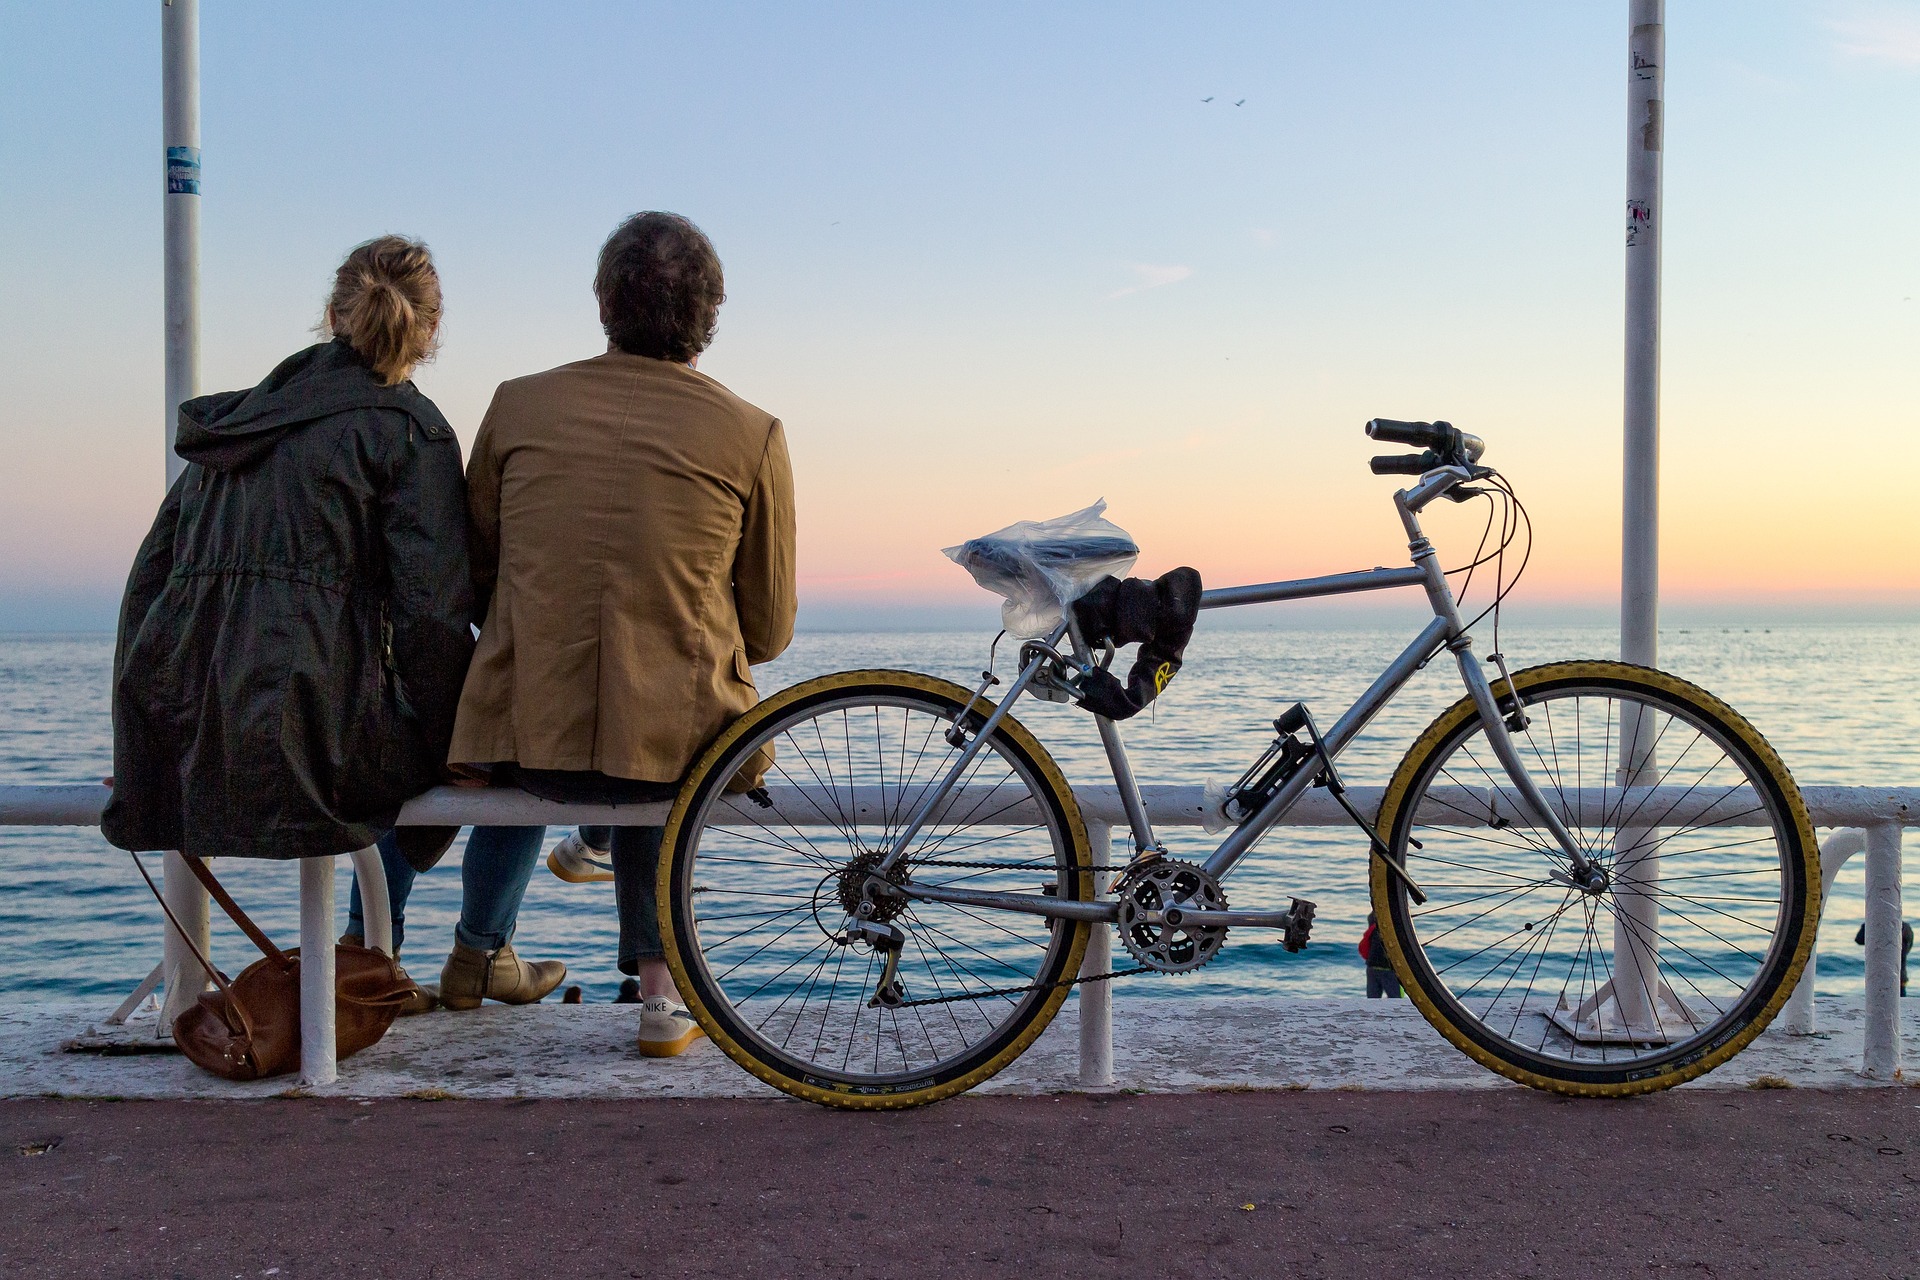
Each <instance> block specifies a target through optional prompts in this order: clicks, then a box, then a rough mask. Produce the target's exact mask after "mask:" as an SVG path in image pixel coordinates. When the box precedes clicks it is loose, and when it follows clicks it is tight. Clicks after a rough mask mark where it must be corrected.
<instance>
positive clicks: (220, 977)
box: [127, 853, 233, 999]
mask: <svg viewBox="0 0 1920 1280" xmlns="http://www.w3.org/2000/svg"><path fill="white" fill-rule="evenodd" d="M127 856H128V857H130V858H132V859H133V865H134V868H135V869H136V870H138V871H139V872H140V878H141V879H142V880H145V881H146V882H147V888H149V889H151V890H153V900H154V901H155V902H158V903H159V904H160V909H161V910H162V911H164V912H166V914H167V920H168V922H169V923H171V924H172V925H173V931H174V932H175V933H177V934H179V935H180V940H181V941H182V942H184V943H186V944H187V950H189V951H191V952H193V958H194V959H195V960H198V961H199V962H200V967H201V968H202V969H204V970H206V971H207V976H208V977H210V978H212V979H213V985H214V986H216V987H219V988H220V994H222V995H224V996H226V997H228V998H229V999H231V998H232V996H233V985H232V984H231V983H229V982H228V981H227V975H226V974H224V973H222V972H220V971H219V970H218V969H216V968H214V967H213V961H211V960H209V959H207V955H206V952H204V951H202V950H200V944H199V943H197V942H195V941H194V940H193V935H192V934H190V933H188V932H187V930H186V927H185V926H184V925H182V924H181V923H180V917H179V916H176V915H175V914H173V908H172V907H170V906H168V905H167V896H166V895H165V894H164V893H161V892H160V886H159V885H157V884H155V883H154V882H153V876H152V875H151V874H149V873H148V871H147V864H146V863H144V862H142V861H140V855H139V854H137V853H129V854H128V855H127ZM187 861H188V862H190V863H191V862H195V861H197V859H194V858H188V859H187Z"/></svg>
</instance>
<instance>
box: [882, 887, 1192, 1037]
mask: <svg viewBox="0 0 1920 1280" xmlns="http://www.w3.org/2000/svg"><path fill="white" fill-rule="evenodd" d="M913 865H915V866H918V867H951V868H953V869H954V870H956V871H1051V870H1053V869H1054V864H1053V863H1039V862H1036V863H1022V862H916V863H914V864H913ZM1085 869H1086V870H1088V871H1108V872H1117V871H1125V870H1126V868H1125V867H1087V868H1085ZM1156 972H1158V970H1155V969H1149V968H1146V967H1145V966H1142V967H1140V968H1138V969H1115V970H1114V971H1113V972H1111V973H1095V974H1089V975H1087V976H1086V977H1084V978H1061V979H1059V980H1057V981H1054V982H1031V983H1028V984H1027V985H1026V986H1024V987H995V988H993V989H992V990H989V991H970V992H967V993H965V994H963V995H957V996H929V997H927V998H926V999H925V1000H902V1001H901V1002H900V1003H899V1004H895V1005H888V1006H887V1007H888V1008H889V1009H918V1008H922V1007H924V1006H926V1005H930V1004H957V1003H959V1002H960V1001H963V1000H991V999H993V998H994V997H995V996H1017V995H1020V994H1022V993H1023V992H1027V991H1047V990H1052V989H1053V988H1054V987H1077V986H1079V985H1080V984H1081V983H1083V982H1111V981H1113V980H1114V979H1115V978H1131V977H1133V976H1134V975H1135V974H1141V973H1156Z"/></svg>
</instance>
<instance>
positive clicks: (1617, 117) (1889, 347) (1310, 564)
mask: <svg viewBox="0 0 1920 1280" xmlns="http://www.w3.org/2000/svg"><path fill="white" fill-rule="evenodd" d="M201 22H202V58H203V63H202V74H203V91H202V92H203V98H202V111H203V144H204V156H205V170H204V173H205V186H204V192H205V195H204V213H203V218H204V231H203V245H202V252H203V261H204V288H205V295H204V303H203V306H204V329H203V346H204V365H203V375H202V389H203V390H207V391H212V390H220V389H227V388H232V387H240V386H245V385H249V384H251V383H253V382H255V381H257V380H258V379H259V378H260V377H261V376H262V375H264V374H265V373H266V372H267V370H268V369H270V368H271V367H272V366H273V365H274V364H275V363H276V362H277V361H279V360H280V359H281V358H283V357H284V356H286V355H287V354H289V353H291V352H292V351H294V350H296V349H298V348H299V347H301V346H303V345H305V344H306V343H308V342H311V341H313V336H312V326H313V325H314V323H315V321H316V320H317V319H318V316H319V311H320V305H321V300H322V296H323V293H324V290H325V288H326V286H327V283H328V281H329V278H330V274H331V272H332V269H333V267H334V266H335V265H336V264H337V262H338V260H339V258H340V257H341V255H342V254H343V253H344V252H345V251H346V250H347V249H348V248H349V247H351V246H352V245H353V244H354V243H356V242H358V241H361V240H364V239H366V238H368V237H370V236H373V235H376V234H379V233H382V232H387V231H397V232H402V233H406V234H410V235H415V236H419V237H422V238H424V239H425V240H426V241H427V242H428V243H429V244H430V245H431V246H432V247H433V249H434V251H435V253H436V255H437V257H438V260H439V262H440V266H441V270H442V274H443V277H444V280H445V286H446V294H447V317H448V319H447V325H446V332H445V345H444V349H443V351H442V354H441V356H440V358H439V360H438V361H437V363H435V364H433V365H432V366H430V367H428V368H426V369H424V370H423V371H422V372H421V374H420V376H419V378H418V381H419V384H420V386H421V387H422V389H423V390H424V391H425V392H426V393H427V394H428V395H430V396H432V397H433V398H434V399H435V400H436V401H437V402H438V403H439V404H440V406H441V408H442V409H443V410H444V411H445V412H446V414H447V416H448V418H449V419H450V420H451V421H452V422H453V424H454V425H455V427H456V428H458V430H459V431H460V433H461V435H462V437H463V439H466V440H469V441H470V440H471V438H472V434H473V431H474V429H475V428H476V427H477V425H478V423H479V419H480V415H481V414H482V412H483V411H484V410H485V408H486V404H487V401H488V398H489V396H490V395H491V392H492V388H493V386H494V385H495V384H496V383H497V382H499V381H500V380H501V379H504V378H508V377H514V376H517V375H520V374H524V373H528V372H532V371H535V370H538V369H541V368H545V367H549V366H551V365H554V364H558V363H561V362H564V361H567V360H571V359H578V358H581V357H585V356H588V355H592V354H594V353H596V352H597V351H599V350H601V349H602V348H603V347H604V339H603V337H602V336H601V334H600V331H599V328H598V325H597V322H596V315H595V310H594V304H593V299H592V297H591V294H590V290H589V282H590V279H591V275H592V266H593V258H594V254H595V253H596V251H597V250H598V247H599V245H600V242H601V240H602V239H603V238H604V237H605V236H606V234H607V232H608V231H609V230H610V229H611V228H612V227H613V225H614V224H615V223H616V222H617V221H618V220H619V219H620V218H621V217H622V216H623V215H625V214H627V213H630V212H632V211H635V210H638V209H648V208H657V209H670V210H674V211H677V212H680V213H684V214H686V215H688V216H689V217H691V218H693V219H694V220H695V221H696V222H698V223H699V224H700V225H701V226H702V227H704V228H705V229H706V230H707V232H708V233H709V234H710V235H711V236H712V238H713V240H714V242H715V244H716V246H717V247H718V249H719V251H720V255H721V258H722V259H723V261H724V263H725V265H726V270H727V284H728V292H729V301H728V303H727V305H726V307H725V308H724V309H723V310H722V312H721V322H720V333H719V338H718V341H717V342H716V344H715V346H714V347H713V349H712V350H711V351H710V352H709V353H708V355H707V356H706V357H704V358H703V360H702V362H701V368H702V370H703V371H705V372H708V373H711V374H712V375H713V376H714V377H716V378H718V379H720V380H721V381H722V382H724V383H726V384H727V385H728V386H730V387H731V388H733V389H734V390H735V391H736V392H738V393H740V394H741V395H743V396H745V397H746V398H748V399H749V400H752V401H753V402H755V403H757V404H759V405H761V406H763V407H764V408H766V409H767V410H769V411H770V412H773V413H775V414H777V415H778V416H780V417H781V418H782V419H783V420H784V421H785V423H786V426H787V430H788V433H789V438H790V441H791V444H792V452H793V457H794V462H795V468H796V473H797V477H798V482H799V486H800V514H801V536H802V545H801V557H802V558H801V575H802V598H803V602H804V606H805V608H806V610H807V613H806V617H807V619H809V620H811V621H812V622H814V623H815V624H816V625H821V624H827V625H834V624H843V625H860V624H861V623H863V622H892V623H898V622H902V621H907V622H910V621H913V620H915V619H936V620H937V619H946V618H950V617H957V616H960V614H961V613H963V612H965V611H967V610H974V611H976V612H977V611H978V610H979V608H980V606H982V605H983V604H988V603H990V601H987V600H986V599H985V597H983V596H981V594H980V592H979V590H978V589H977V588H976V587H974V586H973V585H972V584H971V582H970V581H969V580H968V579H967V577H966V575H965V574H964V573H963V572H962V571H960V570H959V569H958V568H956V567H955V566H953V565H952V564H950V563H949V562H948V561H947V560H946V559H945V558H943V557H942V556H941V555H940V552H939V549H940V548H941V547H942V546H945V545H948V544H950V543H953V542H957V541H960V540H962V539H964V538H966V537H968V536H970V535H974V534H978V533H982V532H986V531H988V530H991V529H994V528H997V527H999V526H1001V525H1003V524H1006V523H1009V522H1010V521H1013V520H1016V519H1021V518H1038V517H1045V516H1052V515H1057V514H1060V513H1063V512H1067V511H1071V510H1074V509H1076V508H1079V507H1082V506H1085V505H1086V504H1087V503H1089V502H1091V501H1093V500H1094V499H1095V498H1099V497H1105V498H1106V499H1107V500H1108V502H1109V503H1110V504H1111V505H1110V511H1109V516H1110V517H1111V518H1112V519H1114V520H1115V521H1117V522H1118V523H1119V524H1121V525H1122V526H1124V527H1125V528H1127V529H1128V530H1130V531H1131V532H1132V533H1133V534H1134V535H1135V537H1136V538H1137V539H1138V540H1139V541H1140V542H1141V544H1142V545H1143V547H1144V548H1145V554H1144V555H1143V557H1142V560H1141V569H1142V570H1143V571H1149V572H1152V571H1158V570H1160V569H1163V568H1166V567H1169V566H1171V565H1174V564H1179V563H1191V564H1193V565H1195V566H1197V567H1198V568H1199V569H1200V570H1201V572H1202V573H1203V575H1204V576H1205V578H1206V580H1207V581H1208V582H1209V583H1213V584H1220V585H1225V584H1227V583H1231V582H1245V581H1260V580H1266V579H1271V578H1277V577H1286V576H1294V575H1299V574H1307V573H1318V572H1329V571H1334V570H1339V569H1348V568H1358V567H1365V566H1368V565H1372V564H1375V563H1391V562H1394V561H1396V560H1398V559H1401V558H1403V557H1404V554H1405V551H1404V547H1403V545H1402V543H1401V540H1400V538H1399V537H1398V529H1397V525H1396V523H1395V521H1394V519H1393V516H1392V511H1391V508H1390V507H1389V505H1388V501H1387V499H1388V497H1389V495H1390V493H1391V492H1392V488H1393V484H1392V482H1390V481H1387V480H1383V479H1378V478H1375V477H1373V476H1370V475H1369V474H1368V473H1367V471H1366V467H1365V459H1366V457H1367V455H1368V454H1369V453H1371V452H1373V449H1372V448H1371V446H1370V445H1369V442H1367V441H1366V440H1365V439H1363V438H1362V436H1361V434H1360V425H1361V423H1362V422H1363V421H1365V420H1366V419H1367V418H1369V417H1372V416H1376V415H1382V416H1391V417H1401V418H1436V417H1438V418H1447V419H1449V420H1451V421H1453V422H1454V423H1456V424H1458V425H1460V426H1462V427H1464V428H1466V429H1468V430H1472V431H1475V432H1477V433H1478V434H1480V435H1482V436H1484V437H1485V438H1486V439H1487V440H1488V442H1489V453H1488V459H1487V460H1488V461H1489V462H1492V463H1494V464H1495V465H1497V466H1499V467H1501V468H1502V470H1503V471H1505V472H1506V473H1507V475H1508V476H1509V477H1510V478H1511V479H1512V481H1513V482H1514V484H1515V485H1516V486H1517V487H1518V489H1519V490H1520V492H1521V494H1522V496H1523V497H1524V498H1525V499H1526V500H1527V502H1528V505H1529V507H1530V508H1531V510H1532V512H1533V515H1534V520H1535V524H1536V528H1537V534H1538V548H1537V550H1536V552H1535V556H1534V563H1533V567H1532V568H1531V569H1530V570H1529V578H1528V583H1527V587H1526V589H1525V590H1524V592H1523V595H1522V596H1521V598H1520V599H1521V602H1522V603H1531V604H1533V605H1535V606H1536V607H1538V608H1541V609H1542V610H1555V609H1559V610H1563V611H1564V610H1569V609H1587V610H1590V611H1592V612H1593V613H1594V616H1605V613H1606V611H1607V610H1608V609H1610V608H1611V607H1612V606H1613V602H1614V601H1615V599H1616V596H1617V590H1618V574H1619V568H1618V560H1619V519H1620V516H1619V512H1620V451H1621V447H1620V415H1621V408H1620V406H1621V387H1620V382H1621V354H1620V353H1621V325H1622V275H1623V258H1622V236H1623V232H1624V219H1623V201H1624V197H1625V192H1624V181H1625V177H1624V174H1625V132H1626V128H1625V95H1626V84H1625V72H1624V63H1625V57H1626V52H1625V50H1626V36H1627V31H1626V4H1625V3H1624V0H1581V2H1580V3H1575V4H1563V3H1561V4H1541V3H1538V2H1537V0H1534V2H1532V3H1521V2H1513V3H1504V4H1497V3H1464V2H1460V3H1455V2H1450V0H1417V2H1415V0H1397V2H1395V0H1376V2H1368V3H1352V4H1343V5H1327V4H1292V3H1272V2H1271V0H1268V2H1264V3H1253V4H1244V5H1230V4H1218V5H1213V4H1209V5H1177V6H1176V5H1166V4H1152V5H1148V4H1140V5H1126V4H1113V3H1102V4H1087V5H1031V4H1020V5H1015V4H1002V5H974V4H953V5H938V6H929V5H911V4H905V3H885V4H865V5H861V4H832V5H826V4H821V5H803V4H778V5H776V4H763V5H725V4H713V3H700V4H680V5H639V4H624V3H623V4H586V3H573V4H567V5H564V6H561V5H527V4H524V3H513V4H509V3H472V2H463V3H440V4H432V3H414V2H411V0H409V2H407V3H394V2H391V0H383V2H381V3H371V2H369V3H332V4H327V5H302V6H288V5H256V4H243V3H238V2H237V0H203V3H202V12H201ZM1668 23H1669V26H1668V88H1667V100H1668V108H1667V121H1668V123H1667V155H1666V183H1667V210H1666V215H1667V217H1666V235H1667V240H1666V346H1665V355H1664V360H1665V371H1666V377H1665V384H1664V434H1665V447H1664V455H1663V456H1664V475H1665V491H1664V503H1663V510H1664V537H1663V566H1664V581H1665V589H1666V593H1667V601H1668V608H1669V610H1670V612H1671V611H1679V612H1682V613H1684V611H1686V610H1688V609H1695V610H1707V609H1714V610H1729V609H1731V610H1736V611H1737V610H1747V611H1750V612H1753V613H1754V614H1755V615H1756V616H1762V615H1764V616H1782V617H1785V616H1804V617H1821V616H1849V617H1857V616H1883V617H1897V618H1907V619H1911V618H1916V617H1920V514H1917V512H1920V506H1917V504H1916V499H1915V496H1914V475H1915V470H1916V468H1915V466H1914V463H1915V462H1916V461H1920V301H1917V300H1916V299H1920V230H1917V229H1920V163H1916V140H1920V4H1916V3H1853V2H1851V0H1807V2H1800V0H1778V2H1777V3H1776V2H1771V0H1770V2H1769V3H1766V4H1753V3H1750V2H1744V0H1742V2H1736V0H1712V2H1708V0H1671V2H1670V3H1669V5H1668ZM1209 98H1210V99H1211V101H1206V99H1209ZM159 108H160V88H159V5H158V4H157V3H154V2H153V0H140V2H139V3H134V2H133V0H124V2H122V0H112V2H106V0H102V2H100V3H88V4H60V5H48V4H43V3H29V2H28V0H0V116H4V119H5V120H6V122H7V124H6V127H5V129H0V172H4V174H5V175H6V177H5V181H4V182H0V237H3V239H0V245H3V247H0V386H4V388H5V394H4V397H0V457H4V460H5V464H4V466H0V544H3V545H4V546H5V548H6V551H5V554H4V556H0V630H20V629H50V628H56V629H74V628H92V627H103V626H109V625H111V621H112V616H113V608H114V602H115V600H116V598H117V595H118V591H119V588H120V585H121V582H122V580H123V578H124V575H125V572H126V567H127V564H128V562H129V560H130V558H131V555H132V553H133V550H134V548H135V546H136V545H137V544H138V542H139V539H140V537H141V536H142V534H143V533H144V531H145V529H146V526H147V524H148V522H149V520H150V519H151V516H152V513H153V510H154V508H155V506H156V505H157V503H158V501H159V499H160V496H161V489H162V475H163V472H162V458H161V433H162V412H163V410H162V404H161V396H162V390H161V335H160V328H161V276H160V270H161V265H160V225H161V169H162V153H161V140H160V123H159ZM1471 520H1472V524H1471V527H1469V516H1468V514H1467V513H1466V512H1464V511H1462V512H1457V513H1456V512H1449V513H1445V514H1444V515H1442V516H1441V517H1439V518H1437V520H1436V526H1437V527H1436V530H1435V532H1436V534H1437V535H1438V537H1439V538H1440V539H1444V540H1445V541H1443V546H1451V547H1454V548H1457V550H1458V551H1459V552H1460V553H1462V554H1464V553H1465V552H1466V551H1468V550H1470V547H1471V539H1472V538H1473V537H1476V536H1477V535H1478V532H1479V529H1478V517H1477V516H1473V517H1471ZM1462 538H1466V539H1467V540H1468V545H1467V546H1460V540H1461V539H1462ZM1450 558H1458V557H1457V556H1456V557H1450ZM989 612H990V611H989ZM967 616H973V615H972V614H968V615H967Z"/></svg>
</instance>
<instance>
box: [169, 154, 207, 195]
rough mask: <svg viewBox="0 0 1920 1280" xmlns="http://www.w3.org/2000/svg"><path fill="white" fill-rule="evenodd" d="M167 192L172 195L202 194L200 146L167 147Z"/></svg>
mask: <svg viewBox="0 0 1920 1280" xmlns="http://www.w3.org/2000/svg"><path fill="white" fill-rule="evenodd" d="M167 194H168V195H170V196H197V195H199V194H200V148H198V147H168V148H167Z"/></svg>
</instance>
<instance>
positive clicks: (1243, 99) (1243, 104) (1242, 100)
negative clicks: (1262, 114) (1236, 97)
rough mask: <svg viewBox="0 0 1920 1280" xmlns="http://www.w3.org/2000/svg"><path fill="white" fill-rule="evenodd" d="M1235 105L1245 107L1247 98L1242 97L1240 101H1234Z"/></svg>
mask: <svg viewBox="0 0 1920 1280" xmlns="http://www.w3.org/2000/svg"><path fill="white" fill-rule="evenodd" d="M1233 105H1234V106H1236V107H1244V106H1246V105H1247V100H1246V99H1245V98H1242V99H1240V101H1238V102H1236V103H1234V104H1233Z"/></svg>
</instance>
